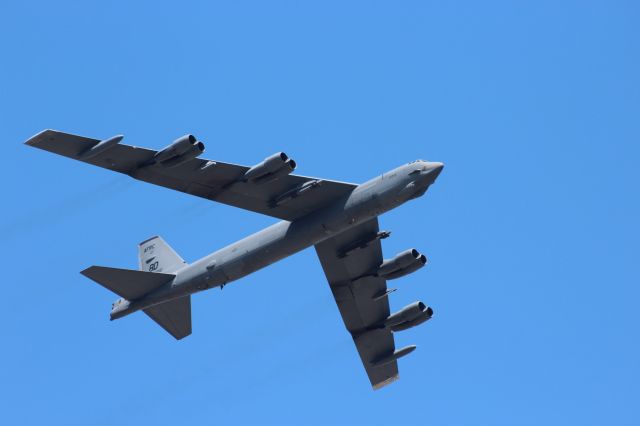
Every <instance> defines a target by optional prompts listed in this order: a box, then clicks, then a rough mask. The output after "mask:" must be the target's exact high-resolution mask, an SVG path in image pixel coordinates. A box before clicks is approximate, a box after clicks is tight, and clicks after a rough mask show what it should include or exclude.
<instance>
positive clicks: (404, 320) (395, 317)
mask: <svg viewBox="0 0 640 426" xmlns="http://www.w3.org/2000/svg"><path fill="white" fill-rule="evenodd" d="M432 316H433V309H431V308H430V307H428V306H427V305H425V304H424V303H422V302H419V301H418V302H413V303H412V304H410V305H407V306H405V307H404V308H402V309H400V310H399V311H398V312H396V313H394V314H391V315H389V317H388V318H387V319H386V320H385V322H384V325H385V326H386V327H388V328H390V329H391V331H402V330H407V329H409V328H411V327H415V326H416V325H420V324H422V323H423V322H425V321H427V320H429V319H431V317H432Z"/></svg>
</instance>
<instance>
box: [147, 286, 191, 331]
mask: <svg viewBox="0 0 640 426" xmlns="http://www.w3.org/2000/svg"><path fill="white" fill-rule="evenodd" d="M144 313H145V314H147V315H149V316H150V317H151V319H152V320H154V321H155V322H157V323H158V324H159V325H160V327H162V328H164V329H165V330H167V331H168V332H169V334H171V335H172V336H173V337H175V338H176V339H178V340H180V339H182V338H183V337H187V336H188V335H190V334H191V296H190V295H187V296H183V297H180V298H178V299H173V300H170V301H168V302H164V303H161V304H159V305H155V306H152V307H150V308H147V309H145V310H144Z"/></svg>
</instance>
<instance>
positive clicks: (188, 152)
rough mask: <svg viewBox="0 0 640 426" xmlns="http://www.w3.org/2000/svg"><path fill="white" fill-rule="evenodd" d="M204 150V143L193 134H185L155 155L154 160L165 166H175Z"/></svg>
mask: <svg viewBox="0 0 640 426" xmlns="http://www.w3.org/2000/svg"><path fill="white" fill-rule="evenodd" d="M203 152H204V144H203V143H202V142H200V141H199V140H197V139H196V137H195V136H193V135H184V136H182V137H180V138H178V139H176V140H175V141H173V143H172V144H171V145H169V146H167V147H166V148H164V149H162V150H161V151H159V152H158V153H157V154H156V155H155V156H154V157H153V161H154V162H155V163H160V164H161V165H163V166H165V167H175V166H177V165H179V164H182V163H184V162H185V161H188V160H191V159H192V158H195V157H197V156H198V155H200V154H202V153H203Z"/></svg>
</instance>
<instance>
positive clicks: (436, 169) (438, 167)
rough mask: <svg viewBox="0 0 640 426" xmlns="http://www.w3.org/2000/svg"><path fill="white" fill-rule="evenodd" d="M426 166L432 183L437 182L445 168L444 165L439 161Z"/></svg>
mask: <svg viewBox="0 0 640 426" xmlns="http://www.w3.org/2000/svg"><path fill="white" fill-rule="evenodd" d="M426 166H427V169H426V174H427V175H428V176H429V178H430V180H431V182H433V181H435V180H436V178H437V177H438V176H439V175H440V172H442V169H443V168H444V164H443V163H440V162H437V161H432V162H428V163H427V164H426Z"/></svg>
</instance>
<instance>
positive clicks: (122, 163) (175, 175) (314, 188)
mask: <svg viewBox="0 0 640 426" xmlns="http://www.w3.org/2000/svg"><path fill="white" fill-rule="evenodd" d="M98 143H100V141H99V140H98V139H92V138H87V137H84V136H77V135H72V134H68V133H63V132H58V131H55V130H44V131H42V132H40V133H38V134H37V135H35V136H33V137H32V138H31V139H29V140H28V141H27V142H26V144H27V145H30V146H34V147H36V148H40V149H43V150H46V151H50V152H53V153H56V154H60V155H63V156H65V157H69V158H72V159H74V160H79V161H83V162H85V163H88V164H93V165H94V166H98V167H103V168H106V169H109V170H113V171H116V172H119V173H124V174H126V175H129V176H131V177H133V178H134V179H138V180H142V181H145V182H149V183H153V184H155V185H160V186H164V187H166V188H170V189H174V190H176V191H180V192H184V193H187V194H191V195H196V196H198V197H202V198H206V199H208V200H212V201H218V202H220V203H224V204H228V205H231V206H235V207H240V208H242V209H246V210H251V211H254V212H257V213H262V214H265V215H268V216H273V217H277V218H280V219H284V220H288V221H293V220H295V219H297V218H299V217H302V216H304V215H306V214H308V213H311V212H313V211H315V210H318V209H320V208H322V207H324V206H326V205H328V204H329V203H331V202H332V201H334V200H335V199H337V198H340V197H343V196H346V195H347V194H349V193H350V192H351V191H353V190H354V189H355V188H356V185H354V184H351V183H344V182H337V181H332V180H327V179H317V178H311V177H305V176H298V175H293V174H289V175H284V176H281V177H279V178H278V179H275V180H272V181H270V182H266V183H262V184H256V183H252V182H250V181H249V182H244V181H242V177H243V176H244V174H245V173H246V172H247V170H249V167H246V166H240V165H236V164H230V163H223V162H221V161H212V160H206V159H200V158H192V159H190V160H188V161H185V162H184V163H181V164H179V165H177V166H175V167H166V166H163V165H161V164H151V160H152V159H153V158H154V156H155V155H156V153H157V151H155V150H151V149H146V148H139V147H135V146H130V145H124V144H120V143H117V142H116V143H115V144H114V145H113V146H110V147H109V148H108V149H106V150H104V151H101V152H99V153H98V154H96V155H93V156H90V157H87V156H85V155H83V154H84V153H86V152H87V151H89V150H90V149H91V148H93V147H95V146H97V145H98ZM300 189H304V191H299V190H300ZM287 193H288V194H294V195H295V196H291V197H289V198H287V197H286V196H285V197H284V198H283V197H282V196H283V195H286V194H287Z"/></svg>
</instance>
